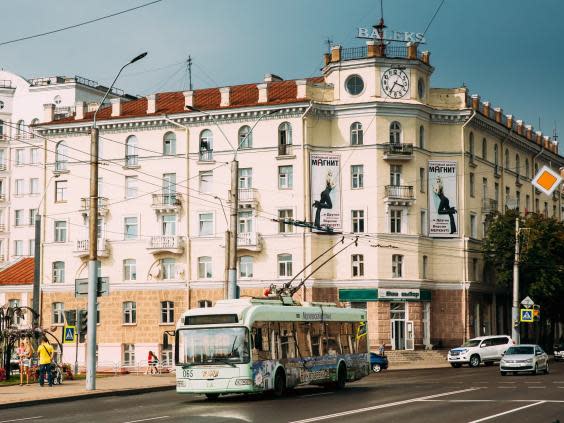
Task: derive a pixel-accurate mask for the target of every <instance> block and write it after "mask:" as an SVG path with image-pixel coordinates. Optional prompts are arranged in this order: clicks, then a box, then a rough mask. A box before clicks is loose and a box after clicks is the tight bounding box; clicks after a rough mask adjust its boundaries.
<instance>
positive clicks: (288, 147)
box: [278, 144, 295, 158]
mask: <svg viewBox="0 0 564 423" xmlns="http://www.w3.org/2000/svg"><path fill="white" fill-rule="evenodd" d="M293 150H294V149H293V145H292V144H279V145H278V158H293V157H295V154H294V152H293Z"/></svg>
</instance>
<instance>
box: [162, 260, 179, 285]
mask: <svg viewBox="0 0 564 423" xmlns="http://www.w3.org/2000/svg"><path fill="white" fill-rule="evenodd" d="M160 264H161V269H162V275H163V276H162V279H163V280H165V281H172V280H175V279H176V265H177V262H176V259H175V258H172V257H165V258H162V259H161V263H160ZM165 269H166V270H165Z"/></svg>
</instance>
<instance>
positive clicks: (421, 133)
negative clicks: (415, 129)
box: [419, 125, 425, 148]
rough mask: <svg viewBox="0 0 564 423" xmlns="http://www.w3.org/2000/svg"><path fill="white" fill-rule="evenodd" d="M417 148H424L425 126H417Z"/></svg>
mask: <svg viewBox="0 0 564 423" xmlns="http://www.w3.org/2000/svg"><path fill="white" fill-rule="evenodd" d="M419 148H425V127H424V126H423V125H421V126H420V127H419Z"/></svg>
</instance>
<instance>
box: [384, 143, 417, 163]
mask: <svg viewBox="0 0 564 423" xmlns="http://www.w3.org/2000/svg"><path fill="white" fill-rule="evenodd" d="M384 145H385V146H386V150H385V152H384V158H387V157H392V156H393V157H394V158H408V159H409V158H411V157H412V156H413V144H403V143H402V144H392V143H389V144H384Z"/></svg>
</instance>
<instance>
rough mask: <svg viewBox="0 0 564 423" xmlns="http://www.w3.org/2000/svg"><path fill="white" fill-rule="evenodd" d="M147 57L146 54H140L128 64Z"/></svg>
mask: <svg viewBox="0 0 564 423" xmlns="http://www.w3.org/2000/svg"><path fill="white" fill-rule="evenodd" d="M146 55H147V52H145V53H141V54H140V55H139V56H135V57H134V58H133V59H131V61H130V62H129V64H132V63H135V62H137V61H139V60H141V59H142V58H144V57H145V56H146Z"/></svg>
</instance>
